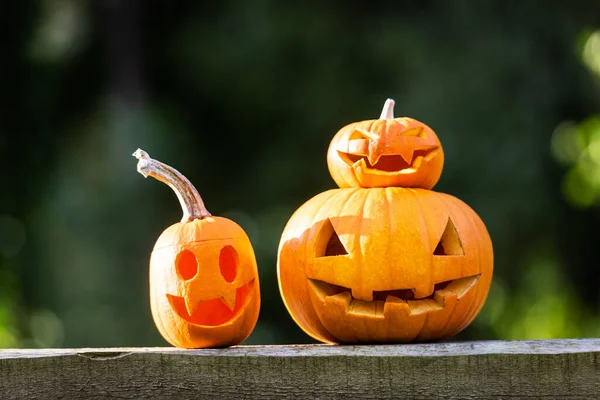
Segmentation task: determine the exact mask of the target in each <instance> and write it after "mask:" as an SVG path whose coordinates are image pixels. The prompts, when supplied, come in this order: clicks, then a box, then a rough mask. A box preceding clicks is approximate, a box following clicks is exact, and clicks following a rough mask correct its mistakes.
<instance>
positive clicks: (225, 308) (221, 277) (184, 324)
mask: <svg viewBox="0 0 600 400" xmlns="http://www.w3.org/2000/svg"><path fill="white" fill-rule="evenodd" d="M134 156H136V157H137V158H138V159H139V162H138V171H139V172H140V173H142V174H143V175H144V176H153V177H154V178H156V179H158V180H160V181H163V182H165V183H166V184H168V185H169V186H170V187H171V188H172V189H173V190H174V191H175V193H176V194H177V197H178V198H179V200H180V203H181V205H182V208H183V210H184V216H183V219H182V221H181V222H178V223H176V224H173V225H171V226H170V227H168V228H167V229H166V230H165V231H164V232H163V233H162V234H161V235H160V237H159V238H158V240H157V241H156V244H155V245H154V250H153V251H152V254H151V256H150V306H151V311H152V317H153V318H154V322H155V324H156V327H157V328H158V331H159V332H160V333H161V335H162V336H163V337H164V338H165V340H166V341H168V342H169V343H171V344H172V345H174V346H178V347H185V348H204V347H222V346H228V345H234V344H238V343H241V342H242V341H243V340H244V339H246V338H247V337H248V335H250V333H251V332H252V330H253V329H254V326H255V325H256V322H257V320H258V313H259V309H260V290H259V282H258V270H257V266H256V259H255V256H254V251H253V249H252V245H251V244H250V240H249V239H248V236H247V235H246V233H245V232H244V230H243V229H242V228H241V227H240V226H239V225H237V224H236V223H235V222H233V221H231V220H229V219H227V218H223V217H216V216H212V215H211V214H210V213H209V212H208V211H207V210H206V208H205V207H204V203H203V202H202V199H201V198H200V195H199V194H198V192H197V191H196V189H195V188H194V187H193V185H192V184H191V183H190V182H189V181H188V180H187V179H186V178H185V177H184V176H183V175H181V174H180V173H179V172H178V171H177V170H175V169H173V168H172V167H169V166H168V165H165V164H163V163H161V162H159V161H157V160H153V159H152V158H150V157H149V156H148V154H147V153H146V152H144V151H142V150H138V151H136V152H135V153H134Z"/></svg>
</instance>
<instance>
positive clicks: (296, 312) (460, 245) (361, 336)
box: [277, 99, 493, 343]
mask: <svg viewBox="0 0 600 400" xmlns="http://www.w3.org/2000/svg"><path fill="white" fill-rule="evenodd" d="M393 107H394V102H393V100H391V99H388V101H386V103H385V105H384V108H383V111H382V113H381V116H380V118H379V119H377V120H368V121H361V122H356V123H352V124H349V125H347V126H345V127H344V128H342V129H341V130H340V131H339V132H338V133H337V134H336V135H335V137H334V138H333V140H332V141H331V144H330V146H329V150H328V153H327V163H328V166H329V171H330V173H331V176H332V177H333V179H334V181H335V182H336V183H337V184H338V186H339V188H338V189H331V190H329V191H326V192H324V193H320V194H318V195H317V196H315V197H313V198H312V199H310V200H308V201H307V202H306V203H305V204H303V205H302V206H301V207H300V208H299V209H298V210H297V211H296V212H295V213H294V215H293V216H292V217H291V219H290V220H289V221H288V223H287V225H286V227H285V230H284V232H283V235H282V238H281V242H280V244H279V252H278V266H277V272H278V280H279V290H280V293H281V296H282V298H283V301H284V303H285V306H286V307H287V309H288V311H289V313H290V314H291V316H292V318H293V319H294V321H296V323H297V324H298V325H299V326H300V328H302V329H303V330H304V331H305V332H306V333H307V334H308V335H310V336H311V337H313V338H314V339H316V340H319V341H321V342H326V343H401V342H410V341H427V340H435V339H441V338H444V337H448V336H453V335H455V334H457V333H458V332H460V331H461V330H463V329H464V328H465V327H466V326H467V325H468V324H469V323H470V322H471V321H472V320H473V318H475V316H476V315H477V313H478V312H479V310H480V309H481V307H482V306H483V303H484V301H485V299H486V297H487V293H488V291H489V287H490V283H491V279H492V271H493V251H492V242H491V240H490V237H489V234H488V232H487V230H486V228H485V225H484V224H483V222H482V221H481V219H480V218H479V216H478V215H477V214H476V213H475V212H474V211H473V210H472V209H471V208H470V207H469V206H468V205H466V204H465V203H464V202H462V201H461V200H459V199H457V198H455V197H453V196H450V195H448V194H444V193H439V192H435V191H432V190H431V189H432V188H433V186H434V185H435V184H436V183H437V181H438V180H439V178H440V175H441V173H442V168H443V164H444V152H443V149H442V146H441V143H440V141H439V139H438V138H437V136H436V134H435V132H434V131H433V130H432V129H431V128H430V127H428V126H427V125H425V124H423V123H422V122H419V121H417V120H415V119H412V118H394V116H393Z"/></svg>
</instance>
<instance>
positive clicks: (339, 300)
mask: <svg viewBox="0 0 600 400" xmlns="http://www.w3.org/2000/svg"><path fill="white" fill-rule="evenodd" d="M351 301H352V295H351V294H350V292H342V293H338V294H335V295H333V296H327V297H326V298H325V305H326V306H337V307H343V308H344V309H345V310H346V309H348V306H349V305H350V302H351Z"/></svg>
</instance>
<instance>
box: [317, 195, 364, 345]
mask: <svg viewBox="0 0 600 400" xmlns="http://www.w3.org/2000/svg"><path fill="white" fill-rule="evenodd" d="M362 193H363V189H361V188H354V191H353V192H352V193H351V194H350V195H349V196H348V197H347V198H346V200H345V201H344V203H343V205H342V207H341V209H340V210H341V211H340V212H339V215H340V216H344V211H345V210H346V208H347V206H348V205H349V204H352V202H353V200H354V198H355V197H359V196H360V195H361V194H362ZM367 196H368V193H367ZM363 209H364V202H363ZM360 215H362V213H361V214H360ZM360 220H361V221H362V218H361V219H360ZM359 232H360V229H359ZM358 237H359V240H360V235H358ZM358 248H359V249H360V242H359V246H358ZM353 253H354V254H351V257H356V243H355V245H354V252H353ZM361 261H362V259H361ZM317 315H318V314H317ZM319 320H320V318H319ZM321 324H323V322H322V321H321ZM323 326H325V324H323ZM325 329H327V328H325ZM327 332H329V330H327ZM329 334H331V335H332V336H334V335H333V334H332V333H331V332H329ZM352 334H353V335H354V338H355V339H356V337H357V335H356V331H352ZM334 337H335V336H334Z"/></svg>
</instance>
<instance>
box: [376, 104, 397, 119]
mask: <svg viewBox="0 0 600 400" xmlns="http://www.w3.org/2000/svg"><path fill="white" fill-rule="evenodd" d="M395 104H396V102H395V101H394V100H392V99H387V100H386V101H385V104H384V105H383V110H381V116H380V117H379V119H394V105H395Z"/></svg>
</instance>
